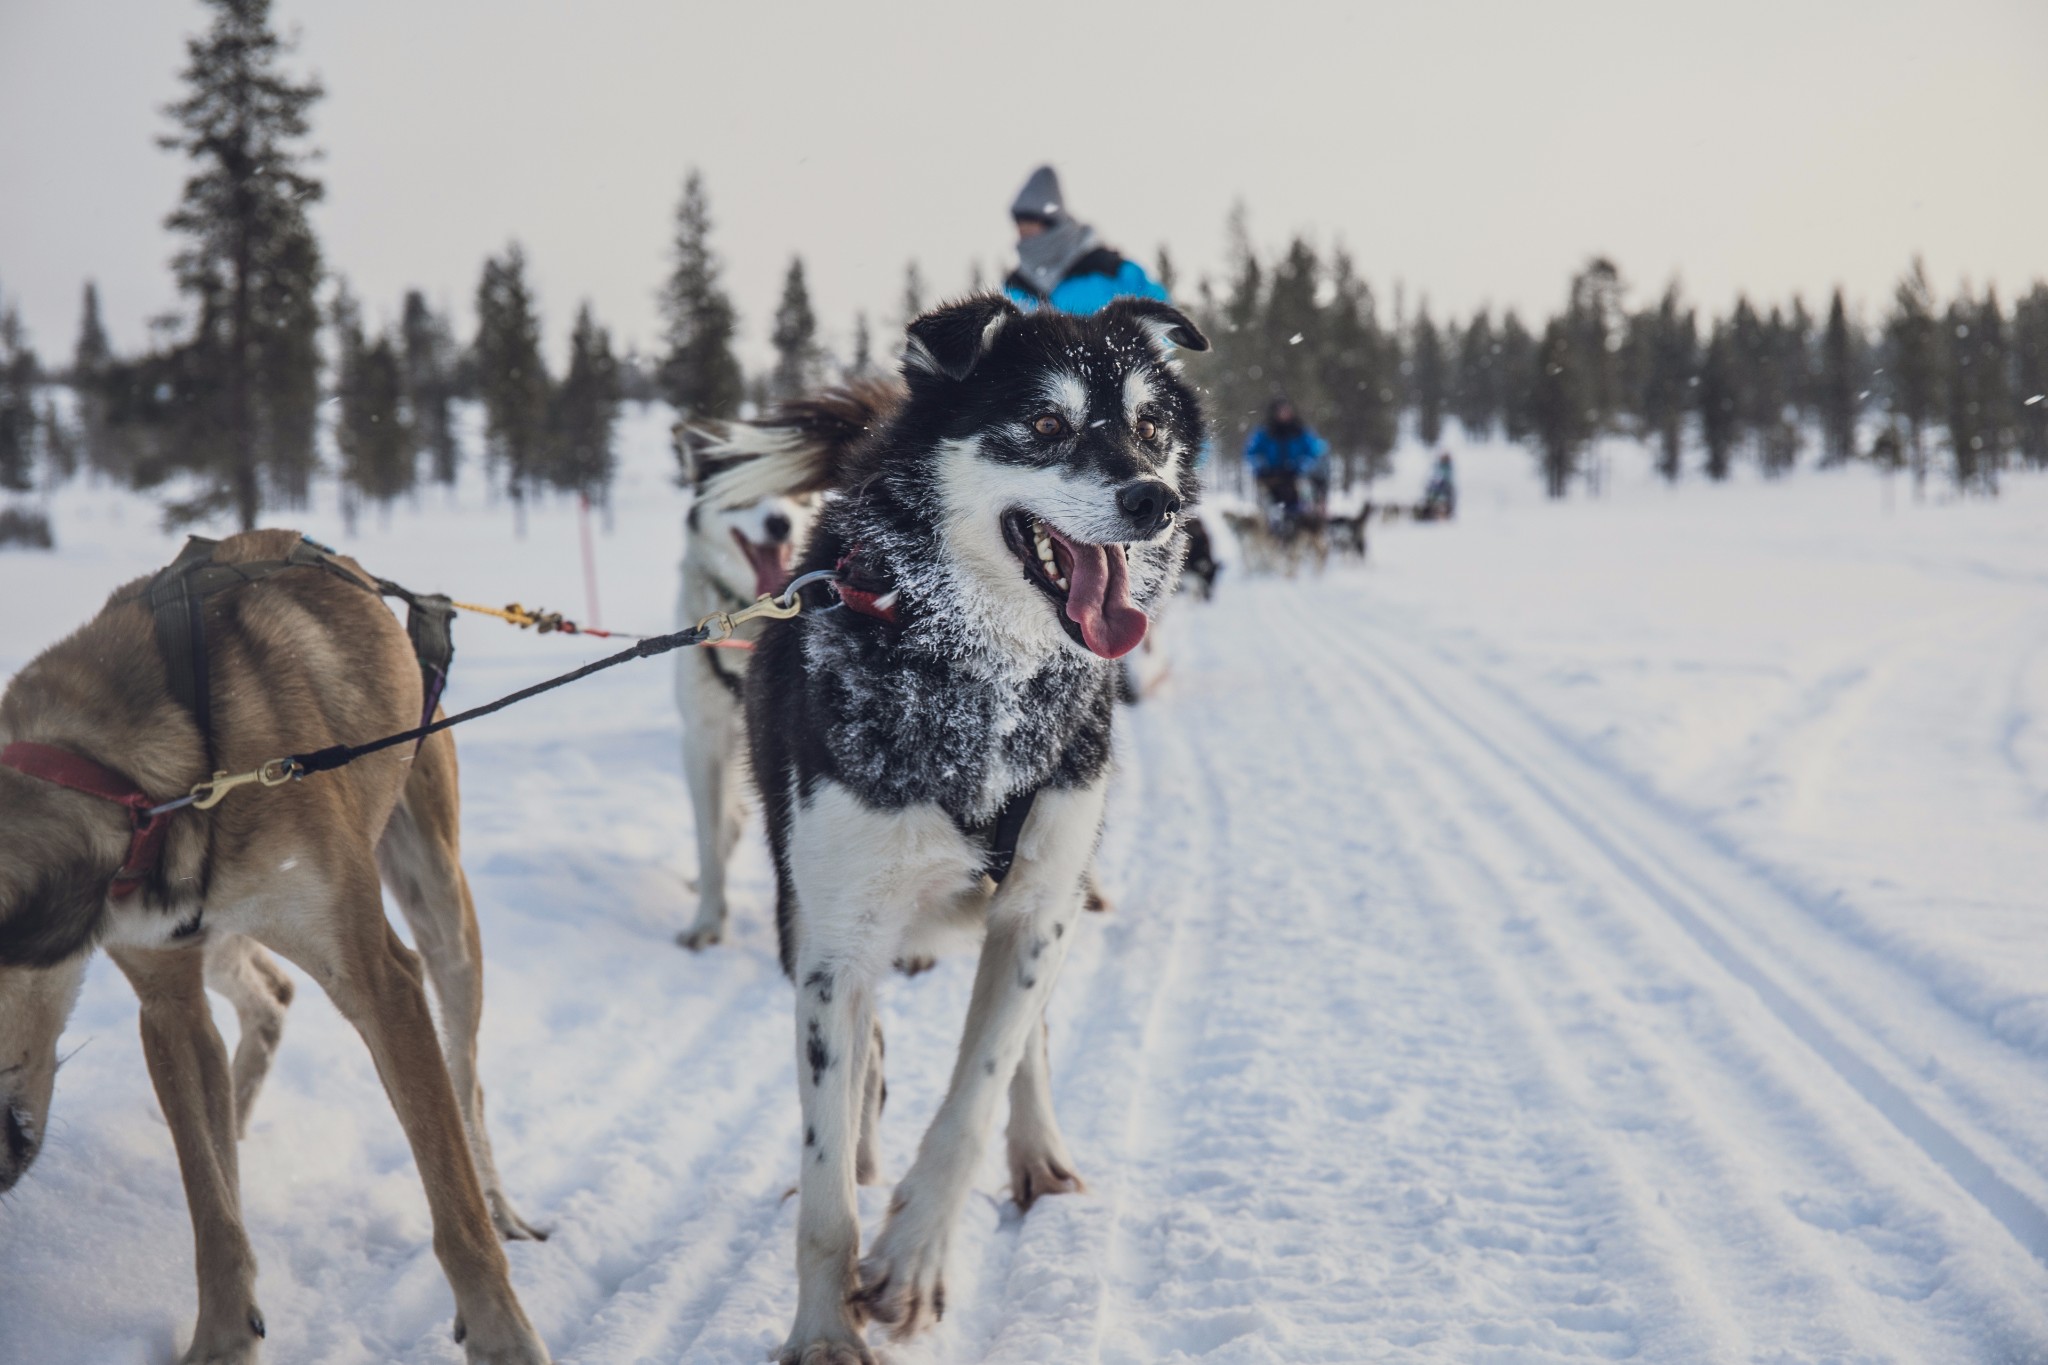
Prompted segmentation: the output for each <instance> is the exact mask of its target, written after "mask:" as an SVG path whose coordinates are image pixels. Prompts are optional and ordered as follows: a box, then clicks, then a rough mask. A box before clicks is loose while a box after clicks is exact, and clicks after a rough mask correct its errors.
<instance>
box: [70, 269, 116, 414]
mask: <svg viewBox="0 0 2048 1365" xmlns="http://www.w3.org/2000/svg"><path fill="white" fill-rule="evenodd" d="M113 358H114V347H113V344H112V343H111V342H109V341H108V340H107V329H106V327H105V326H104V325H103V324H102V323H101V322H100V291H99V286H98V285H96V284H94V283H93V282H92V281H91V280H87V281H86V282H85V298H84V301H83V302H82V304H81V306H80V308H79V317H78V344H77V345H76V346H75V347H73V348H72V351H71V382H72V384H73V385H74V386H76V387H77V388H78V389H80V390H81V391H83V390H85V389H87V388H90V387H92V386H94V385H96V384H98V383H99V382H100V381H101V380H102V379H104V378H105V377H106V373H107V366H108V364H109V363H111V362H112V360H113Z"/></svg>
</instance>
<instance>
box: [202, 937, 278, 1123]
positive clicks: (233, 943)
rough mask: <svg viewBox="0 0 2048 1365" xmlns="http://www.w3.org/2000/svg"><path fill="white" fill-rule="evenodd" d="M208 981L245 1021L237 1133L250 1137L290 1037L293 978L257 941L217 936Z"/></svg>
mask: <svg viewBox="0 0 2048 1365" xmlns="http://www.w3.org/2000/svg"><path fill="white" fill-rule="evenodd" d="M206 984H207V985H208V986H209V987H211V988H212V989H213V990H214V991H216V992H218V993H219V994H220V995H221V996H222V997H223V998H225V999H226V1000H227V1002H228V1003H229V1004H231V1005H233V1006H234V1007H235V1018H236V1019H238V1020H239V1021H240V1022H241V1037H240V1038H238V1039H236V1040H235V1061H234V1078H235V1135H236V1136H237V1137H247V1136H249V1115H250V1112H251V1111H252V1110H254V1109H255V1107H256V1095H257V1092H258V1091H260V1090H262V1088H263V1078H264V1077H266V1076H268V1075H269V1074H270V1061H271V1058H272V1057H274V1056H275V1055H276V1053H277V1045H278V1041H279V1040H280V1039H282V1038H283V1037H284V1016H285V1011H286V1010H287V1009H289V1008H290V1006H291V1003H292V994H293V986H292V979H291V978H290V977H289V976H286V975H285V973H284V969H283V968H282V967H279V966H278V965H277V963H275V962H273V961H272V960H271V958H270V954H268V953H266V952H264V951H263V949H262V948H261V947H260V946H258V945H257V943H256V941H255V940H254V939H250V938H245V937H243V936H242V935H240V934H214V935H212V936H211V937H209V938H208V939H207V941H206Z"/></svg>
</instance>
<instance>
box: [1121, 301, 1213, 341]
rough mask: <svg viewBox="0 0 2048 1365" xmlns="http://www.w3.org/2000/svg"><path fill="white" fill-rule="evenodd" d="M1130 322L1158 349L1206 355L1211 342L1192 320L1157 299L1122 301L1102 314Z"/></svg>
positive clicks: (1170, 305)
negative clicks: (1197, 352) (1158, 346)
mask: <svg viewBox="0 0 2048 1365" xmlns="http://www.w3.org/2000/svg"><path fill="white" fill-rule="evenodd" d="M1103 311H1105V312H1109V313H1115V314H1117V315H1118V316H1120V317H1125V318H1129V319H1130V320H1131V321H1132V322H1134V323H1136V324H1137V325H1138V327H1139V328H1141V329H1142V330H1143V331H1144V332H1145V333H1146V334H1147V335H1149V336H1150V337H1151V338H1152V340H1153V341H1154V342H1156V343H1157V344H1158V345H1160V346H1162V347H1165V346H1178V347H1180V348H1181V349H1183V350H1188V351H1206V350H1208V349H1209V338H1207V337H1205V336H1203V335H1202V329H1201V328H1199V327H1197V326H1195V324H1194V322H1193V320H1192V319H1190V318H1189V317H1188V315H1187V314H1186V313H1183V312H1181V311H1180V309H1178V308H1176V307H1174V306H1173V305H1172V304H1170V303H1162V302H1160V301H1159V300H1158V299H1138V298H1122V299H1118V300H1116V301H1115V302H1114V303H1112V304H1110V305H1109V307H1108V308H1106V309H1105V310H1103Z"/></svg>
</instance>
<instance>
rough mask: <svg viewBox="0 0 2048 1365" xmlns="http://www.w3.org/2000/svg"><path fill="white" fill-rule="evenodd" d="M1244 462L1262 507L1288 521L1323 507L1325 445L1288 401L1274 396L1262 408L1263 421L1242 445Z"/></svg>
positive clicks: (1327, 463)
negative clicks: (1257, 490) (1284, 516)
mask: <svg viewBox="0 0 2048 1365" xmlns="http://www.w3.org/2000/svg"><path fill="white" fill-rule="evenodd" d="M1244 462H1245V464H1246V465H1247V466H1248V467H1249V468H1250V469H1251V471H1252V477H1253V478H1254V479H1256V480H1257V481H1258V485H1259V493H1260V495H1261V496H1262V497H1263V498H1264V499H1265V501H1266V504H1267V505H1268V506H1269V507H1272V508H1273V509H1275V510H1276V511H1278V512H1281V513H1283V514H1284V515H1286V516H1287V517H1289V518H1290V519H1292V518H1298V517H1300V516H1301V515H1302V514H1303V513H1304V512H1305V511H1310V510H1313V511H1315V512H1317V513H1318V514H1320V513H1321V512H1323V511H1324V509H1325V508H1326V507H1327V505H1328V503H1329V500H1330V443H1329V442H1328V441H1325V440H1324V439H1323V438H1322V437H1320V436H1318V435H1316V434H1315V431H1314V430H1313V429H1311V428H1310V426H1309V425H1308V423H1306V422H1304V421H1302V420H1301V414H1300V413H1298V412H1296V411H1295V410H1294V404H1293V403H1292V402H1290V401H1289V400H1287V399H1285V398H1275V399H1274V400H1273V406H1271V407H1270V408H1268V409H1266V420H1265V421H1264V422H1263V423H1261V424H1260V425H1259V427H1258V428H1257V429H1256V430H1255V431H1253V432H1252V434H1251V437H1250V439H1249V440H1247V441H1246V442H1245V443H1244Z"/></svg>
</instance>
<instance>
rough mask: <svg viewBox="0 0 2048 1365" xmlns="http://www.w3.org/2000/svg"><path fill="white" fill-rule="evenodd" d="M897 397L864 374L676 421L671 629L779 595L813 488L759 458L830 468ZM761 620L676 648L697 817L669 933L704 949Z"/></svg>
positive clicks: (745, 791) (686, 766) (712, 925)
mask: <svg viewBox="0 0 2048 1365" xmlns="http://www.w3.org/2000/svg"><path fill="white" fill-rule="evenodd" d="M900 395H901V390H900V388H899V387H898V386H896V385H895V384H893V383H891V382H885V381H866V382H864V383H860V384H856V385H854V386H851V387H850V388H848V389H846V390H828V391H826V392H824V393H821V394H819V395H817V396H816V397H814V398H809V399H804V400H801V401H798V402H792V403H786V404H784V405H782V406H781V407H779V408H777V409H776V410H775V411H774V412H772V413H770V414H769V415H768V416H767V417H765V418H763V419H761V420H759V421H755V422H731V423H727V424H724V425H723V427H722V429H720V430H718V431H716V432H710V431H705V430H701V429H691V428H689V427H687V426H686V425H685V424H684V423H681V422H678V423H677V424H676V426H675V433H674V434H675V445H676V454H677V457H678V458H679V459H680V460H681V461H682V466H683V476H684V481H685V482H686V483H688V484H689V486H690V487H691V489H692V490H693V491H694V492H695V494H696V496H695V499H694V501H693V502H692V503H691V505H690V511H689V514H688V515H687V516H686V517H685V518H684V532H683V563H682V584H681V588H680V591H679V592H678V594H677V600H676V618H677V625H678V628H682V627H688V626H693V625H695V624H696V623H697V622H698V621H701V620H703V619H704V618H705V617H706V616H709V615H710V614H711V613H713V612H717V611H733V610H736V609H738V608H740V607H743V606H746V605H747V604H748V603H749V602H752V601H753V600H754V599H755V598H757V597H759V596H761V595H762V594H763V593H779V592H781V591H782V589H783V588H784V587H786V586H787V585H788V583H789V578H790V572H791V570H792V568H793V567H794V565H795V564H796V561H797V558H798V557H799V556H800V555H801V554H802V553H803V547H804V543H805V541H806V539H807V538H808V536H809V534H810V530H811V524H812V523H813V522H814V521H815V520H816V519H817V515H818V508H819V505H820V501H821V498H820V494H819V493H818V492H817V491H816V490H815V489H811V488H803V487H795V488H791V487H782V486H778V485H777V483H776V479H778V478H780V477H782V475H783V473H784V472H785V471H786V470H787V469H788V468H789V467H790V463H789V462H788V461H786V460H767V459H761V458H760V457H761V456H765V455H777V454H782V453H784V452H786V451H789V450H792V449H795V448H798V447H802V448H804V449H806V450H810V451H813V452H817V453H816V454H815V455H814V456H813V463H814V464H815V465H820V466H822V467H824V468H828V469H830V468H832V467H834V466H835V465H836V463H837V460H838V457H839V454H840V452H842V451H843V450H844V449H845V448H847V447H848V446H850V445H851V444H852V443H854V442H855V441H857V440H859V439H860V438H861V437H862V436H863V435H864V434H865V430H866V428H865V425H864V423H865V420H866V414H867V413H869V412H870V411H871V410H873V409H874V408H875V407H893V406H894V404H895V402H896V401H898V399H899V398H900ZM772 624H773V623H772V622H766V621H754V622H750V623H748V624H747V625H744V626H742V627H740V630H739V633H738V634H737V635H736V636H735V637H734V642H733V644H732V645H731V646H727V647H720V648H712V649H689V650H682V651H680V652H678V653H677V655H676V707H677V709H678V710H679V711H680V712H681V713H682V722H683V775H684V778H685V780H686V781H687V782H688V783H689V787H690V805H691V807H692V809H693V810H694V811H695V813H696V823H697V918H696V920H695V921H694V922H692V923H691V925H690V927H689V928H687V929H685V930H683V931H682V932H681V933H680V934H678V935H676V942H678V943H680V944H682V945H683V946H684V947H685V948H690V949H698V948H707V947H709V946H711V945H712V944H714V943H717V942H719V941H721V940H722V939H723V938H724V937H725V921H726V914H727V910H726V903H725V870H726V860H727V859H728V858H730V857H731V856H732V850H733V846H734V845H735V844H737V843H738V842H739V837H740V829H741V827H742V826H743V825H744V824H745V822H746V814H747V806H748V803H749V786H750V782H749V779H748V776H747V772H746V763H747V758H746V753H747V743H746V717H745V714H744V708H743V707H742V706H741V697H742V695H743V693H744V691H745V686H746V676H747V663H748V660H749V659H750V658H751V657H752V646H753V644H754V643H755V641H756V640H758V639H759V638H760V635H761V632H762V631H763V630H764V629H768V628H771V627H772Z"/></svg>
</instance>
